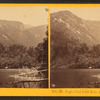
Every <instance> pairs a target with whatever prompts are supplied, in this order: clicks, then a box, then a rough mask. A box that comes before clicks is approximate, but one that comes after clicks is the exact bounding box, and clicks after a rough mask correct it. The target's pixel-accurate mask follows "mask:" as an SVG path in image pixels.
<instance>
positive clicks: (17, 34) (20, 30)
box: [0, 6, 48, 88]
mask: <svg viewBox="0 0 100 100" xmlns="http://www.w3.org/2000/svg"><path fill="white" fill-rule="evenodd" d="M0 13H1V15H0V88H48V7H46V6H41V7H40V6H22V7H21V6H8V7H6V6H4V7H0Z"/></svg>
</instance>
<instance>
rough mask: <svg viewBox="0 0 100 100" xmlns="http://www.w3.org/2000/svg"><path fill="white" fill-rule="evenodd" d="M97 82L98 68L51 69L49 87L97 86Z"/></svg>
mask: <svg viewBox="0 0 100 100" xmlns="http://www.w3.org/2000/svg"><path fill="white" fill-rule="evenodd" d="M99 82H100V69H51V75H50V86H51V88H95V87H97V88H98V87H100V83H99ZM98 83H99V84H98ZM94 84H96V85H94Z"/></svg>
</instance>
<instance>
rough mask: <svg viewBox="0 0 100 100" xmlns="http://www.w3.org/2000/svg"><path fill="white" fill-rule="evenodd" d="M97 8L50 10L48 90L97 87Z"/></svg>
mask: <svg viewBox="0 0 100 100" xmlns="http://www.w3.org/2000/svg"><path fill="white" fill-rule="evenodd" d="M99 11H100V7H52V8H51V14H50V28H51V29H50V32H51V36H50V37H51V43H50V46H51V51H50V53H51V60H50V62H51V73H50V74H51V77H50V79H51V81H50V82H51V83H50V86H51V88H99V87H100V14H99Z"/></svg>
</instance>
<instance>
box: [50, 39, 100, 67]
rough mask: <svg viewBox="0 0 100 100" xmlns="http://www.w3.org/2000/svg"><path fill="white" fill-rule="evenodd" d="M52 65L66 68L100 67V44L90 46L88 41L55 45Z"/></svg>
mask: <svg viewBox="0 0 100 100" xmlns="http://www.w3.org/2000/svg"><path fill="white" fill-rule="evenodd" d="M51 66H53V67H56V68H57V67H58V68H59V67H64V68H66V67H67V68H100V44H97V45H93V46H89V45H87V44H86V43H77V44H73V43H71V42H68V41H67V42H66V43H65V44H64V45H63V44H62V45H59V46H58V45H57V46H54V47H53V55H52V59H51Z"/></svg>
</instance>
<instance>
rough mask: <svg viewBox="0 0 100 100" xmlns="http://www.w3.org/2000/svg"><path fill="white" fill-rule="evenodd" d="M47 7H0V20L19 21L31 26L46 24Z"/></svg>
mask: <svg viewBox="0 0 100 100" xmlns="http://www.w3.org/2000/svg"><path fill="white" fill-rule="evenodd" d="M45 8H48V7H30V6H29V7H28V6H27V7H0V20H10V21H20V22H22V23H24V24H29V25H33V26H39V25H45V24H48V12H46V10H45Z"/></svg>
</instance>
